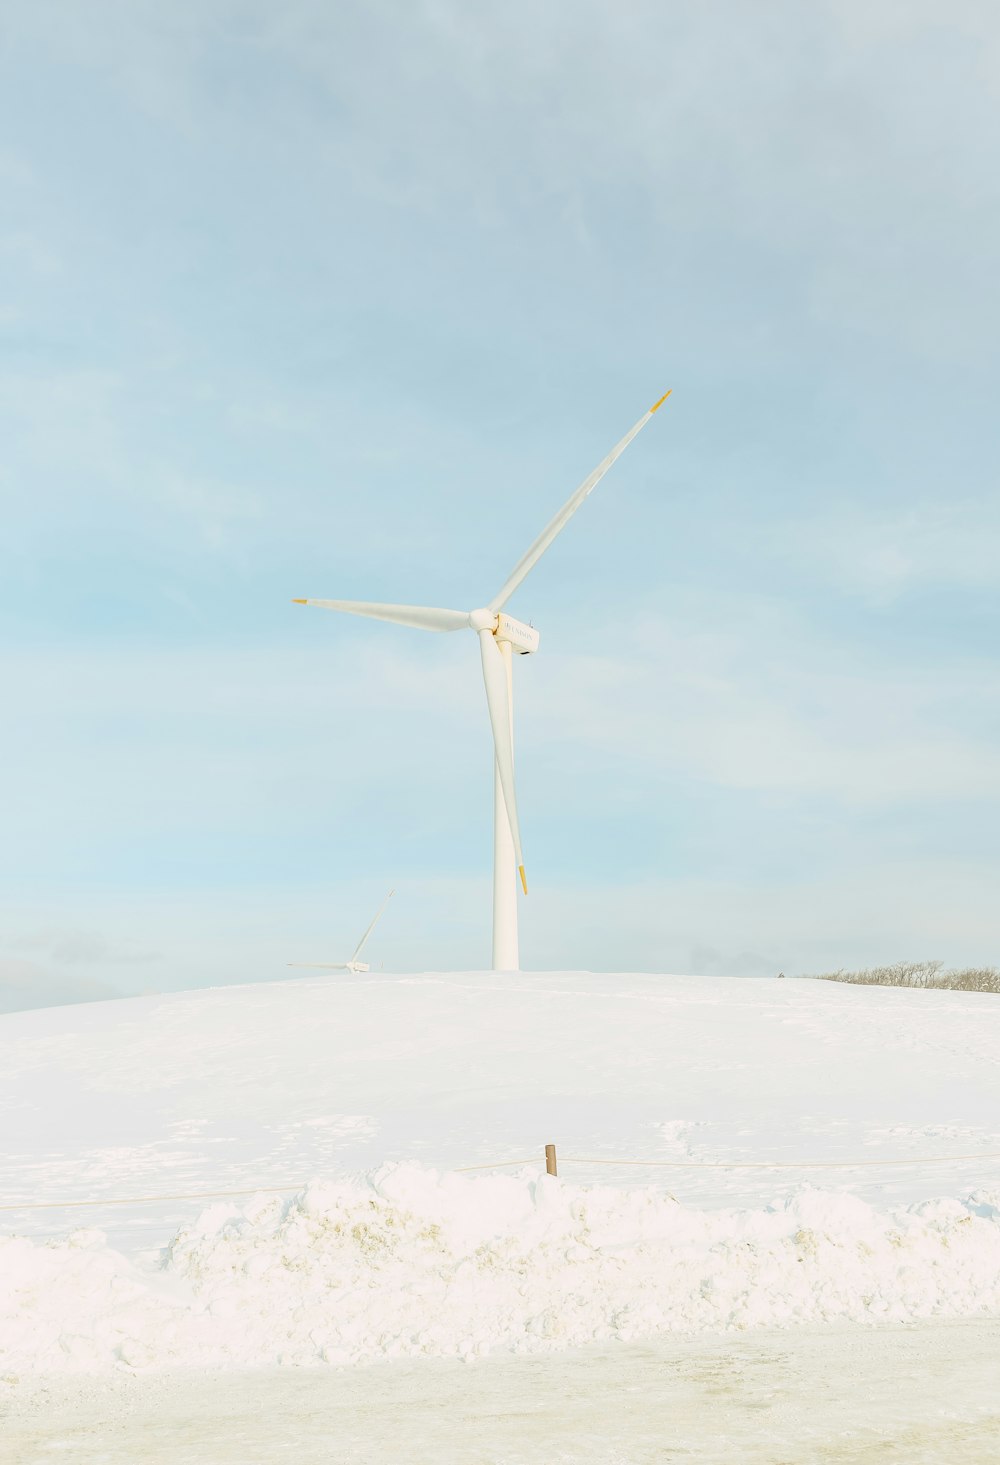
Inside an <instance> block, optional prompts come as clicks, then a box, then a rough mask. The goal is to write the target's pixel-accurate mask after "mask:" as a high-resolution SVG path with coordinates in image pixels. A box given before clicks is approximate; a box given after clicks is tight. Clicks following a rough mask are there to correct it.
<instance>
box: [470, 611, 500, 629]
mask: <svg viewBox="0 0 1000 1465" xmlns="http://www.w3.org/2000/svg"><path fill="white" fill-rule="evenodd" d="M499 619H500V617H499V616H498V615H497V613H496V611H493V610H486V609H485V608H484V609H482V610H472V611H470V612H469V625H470V626H471V627H472V629H473V630H474V631H495V630H496V628H497V622H498V621H499Z"/></svg>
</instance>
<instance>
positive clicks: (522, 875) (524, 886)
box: [517, 865, 528, 895]
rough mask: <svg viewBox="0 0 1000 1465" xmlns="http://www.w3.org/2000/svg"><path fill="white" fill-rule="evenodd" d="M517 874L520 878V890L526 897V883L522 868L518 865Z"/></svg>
mask: <svg viewBox="0 0 1000 1465" xmlns="http://www.w3.org/2000/svg"><path fill="white" fill-rule="evenodd" d="M517 873H518V874H519V875H520V877H521V888H522V890H523V891H524V893H525V895H527V893H528V881H527V879H526V878H525V874H524V866H523V865H518V867H517Z"/></svg>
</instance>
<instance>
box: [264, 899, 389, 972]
mask: <svg viewBox="0 0 1000 1465" xmlns="http://www.w3.org/2000/svg"><path fill="white" fill-rule="evenodd" d="M395 894H396V892H395V891H394V890H390V891H389V894H388V895H387V896H386V898H385V900H384V901H383V902H382V904H381V905H380V906H379V908H378V910H377V911H376V912H375V918H374V920H373V921H372V923H371V925H370V926H369V927H368V930H367V931H366V932H365V934H364V935H363V936H362V938H361V940H360V941H359V942H358V944H357V946H355V948H354V951H353V953H352V955H351V959H350V961H290V962H289V963H288V965H289V966H297V967H309V969H310V970H311V971H314V972H370V971H371V967H370V966H369V965H368V963H367V962H366V961H359V960H358V958H359V957H360V955H361V953H362V951H363V950H364V949H365V945H366V943H367V941H368V937H369V936H370V935H371V934H372V932H373V931H374V929H375V927H376V926H377V925H378V923H379V921H380V920H381V919H382V912H383V911H384V910H385V908H386V906H387V905H388V904H389V902H390V900H391V899H392V897H393V896H394V895H395Z"/></svg>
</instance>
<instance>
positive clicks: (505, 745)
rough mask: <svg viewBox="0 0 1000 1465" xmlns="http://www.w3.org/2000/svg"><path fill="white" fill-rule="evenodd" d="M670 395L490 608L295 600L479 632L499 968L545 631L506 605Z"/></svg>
mask: <svg viewBox="0 0 1000 1465" xmlns="http://www.w3.org/2000/svg"><path fill="white" fill-rule="evenodd" d="M669 396H670V392H665V393H664V395H663V396H662V397H661V398H660V400H659V401H658V402H654V403H653V405H652V407H650V409H649V411H648V412H645V413H644V414H643V415H642V417H640V418H639V421H638V422H637V423H636V424H635V426H634V427H633V428H631V429H630V430H629V431H628V432H627V433H626V434H625V436H624V437H623V438H622V440H621V442H620V443H617V444H616V445H615V447H613V448H612V449H611V452H610V453H609V454H608V456H607V457H606V458H604V459H603V460H602V461H601V462H600V463H598V465H597V467H596V468H595V469H594V471H593V473H591V474H590V476H589V478H585V479H584V481H583V482H582V483H581V484H580V487H579V488H578V489H577V490H576V492H575V493H573V494H571V495H570V497H569V498H568V499H567V500H566V502H565V503H564V504H563V506H562V508H561V509H560V510H559V512H558V514H556V516H555V518H554V519H552V520H551V522H550V523H548V524H547V525H546V526H545V528H544V529H543V530H542V532H541V534H540V535H539V536H538V538H537V539H536V540H535V542H534V544H532V545H531V547H530V549H528V550H527V551H526V552H525V554H524V555H523V556H522V557H521V559H519V560H518V562H517V564H516V565H515V566H514V568H513V569H512V570H511V572H510V574H509V575H508V577H507V579H506V580H505V581H504V583H503V585H502V586H501V587H500V589H499V590H498V591H497V593H496V595H494V597H493V599H492V600H491V601H489V603H488V604H487V605H485V606H483V607H482V608H481V609H479V610H471V611H466V610H438V609H434V608H431V607H428V606H422V605H382V604H379V603H377V602H371V601H364V600H313V599H307V600H296V601H295V602H294V604H295V605H318V606H321V607H322V608H323V609H324V610H340V611H346V612H347V614H349V615H356V616H369V617H370V618H371V619H372V620H376V621H394V622H396V623H397V624H398V625H401V626H415V627H417V629H419V630H421V631H465V630H471V631H475V633H476V635H477V636H478V637H479V650H480V655H481V656H482V662H483V680H484V681H485V683H486V702H487V705H488V707H489V713H490V723H491V725H492V728H493V746H494V750H495V759H494V770H493V970H494V971H497V972H516V971H517V970H518V967H519V962H518V948H517V879H516V876H517V875H520V877H521V886H522V888H523V890H524V893H525V895H527V893H528V882H527V879H526V877H525V873H524V856H523V854H522V852H521V830H520V825H519V823H518V818H517V796H516V793H515V789H514V688H513V679H512V653H513V652H515V651H516V652H517V653H518V655H520V656H529V655H530V654H531V653H532V652H533V651H537V650H538V632H537V631H536V630H535V629H534V627H532V626H526V625H524V623H523V622H522V621H516V620H514V618H513V617H512V616H509V615H506V614H505V613H504V609H503V608H504V606H505V605H506V604H507V601H508V600H509V599H510V597H511V596H512V595H513V594H514V591H515V590H516V589H517V587H518V586H519V585H520V583H521V581H522V580H523V579H524V577H525V576H526V575H527V574H528V573H529V571H530V570H532V569H533V568H534V567H535V565H536V564H537V563H538V561H539V560H540V559H541V557H542V555H543V554H544V553H545V551H546V550H547V549H548V547H549V545H550V544H551V543H552V541H553V540H554V539H555V537H556V535H557V534H560V533H561V532H562V530H563V529H565V527H566V525H567V524H568V523H569V521H570V519H571V518H572V517H573V515H574V514H575V513H576V511H577V509H578V508H579V507H580V505H581V504H582V503H583V501H584V499H585V498H587V496H588V495H589V494H591V493H592V492H593V491H594V489H595V488H596V487H597V485H598V484H599V483H600V481H601V479H602V478H603V477H604V475H605V473H607V471H608V469H609V468H610V467H611V465H612V463H613V462H614V461H615V459H616V458H618V457H619V456H620V455H621V454H622V453H623V452H624V451H625V449H626V448H627V447H628V445H629V443H630V442H631V441H632V439H633V438H634V437H636V436H637V435H638V434H639V433H640V432H641V431H642V429H643V428H644V427H645V426H646V423H647V422H648V421H649V419H650V418H651V417H652V415H653V413H654V412H658V411H659V409H660V408H661V407H662V406H663V404H664V402H665V401H666V400H667V398H668V397H669Z"/></svg>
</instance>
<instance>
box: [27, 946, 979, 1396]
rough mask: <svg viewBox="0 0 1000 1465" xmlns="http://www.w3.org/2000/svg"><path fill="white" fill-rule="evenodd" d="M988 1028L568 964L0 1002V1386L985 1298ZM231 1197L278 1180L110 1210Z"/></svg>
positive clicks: (883, 1315)
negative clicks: (549, 968)
mask: <svg viewBox="0 0 1000 1465" xmlns="http://www.w3.org/2000/svg"><path fill="white" fill-rule="evenodd" d="M998 1028H1000V1002H998V1000H997V999H996V998H995V997H993V996H990V995H978V994H967V993H947V992H911V991H895V990H891V989H880V988H879V989H868V988H852V987H843V986H834V985H832V984H823V983H811V982H795V981H790V980H789V981H776V980H771V981H762V980H761V981H754V980H724V979H715V978H682V977H654V976H630V975H617V976H593V975H589V974H580V973H567V974H555V975H554V974H544V975H537V976H530V975H521V976H519V977H516V978H502V977H496V976H492V975H477V974H469V975H462V976H421V977H386V978H373V977H337V978H334V979H328V978H324V979H319V980H309V981H303V982H293V983H280V984H274V985H268V986H256V987H244V988H238V987H229V988H220V989H215V990H212V991H208V992H193V993H183V994H179V995H175V996H169V997H155V998H144V999H135V1000H131V1001H121V1002H111V1003H103V1004H94V1005H91V1006H86V1007H75V1008H62V1009H54V1010H45V1011H39V1012H33V1013H21V1014H14V1015H11V1016H8V1017H5V1018H3V1019H2V1020H0V1112H2V1113H3V1115H4V1125H3V1131H2V1135H3V1138H2V1144H3V1150H2V1153H0V1195H2V1202H0V1203H2V1204H3V1205H4V1206H5V1207H12V1208H11V1209H5V1210H4V1211H3V1212H2V1213H0V1376H2V1377H3V1379H4V1381H5V1386H6V1387H7V1388H8V1389H11V1388H13V1389H15V1390H16V1389H18V1388H23V1387H25V1386H26V1385H25V1381H26V1380H30V1379H31V1378H33V1377H37V1376H39V1375H41V1374H49V1375H51V1374H58V1373H65V1372H84V1373H92V1372H96V1373H102V1372H103V1373H107V1372H108V1371H113V1370H117V1371H122V1370H127V1369H132V1370H139V1371H144V1370H157V1369H162V1368H164V1367H168V1368H175V1369H176V1368H190V1367H197V1368H218V1367H228V1368H232V1367H240V1366H245V1365H255V1366H267V1365H274V1364H314V1365H319V1366H322V1365H323V1364H324V1363H334V1364H337V1363H361V1362H373V1361H378V1360H383V1359H401V1358H412V1359H419V1358H426V1357H428V1356H430V1357H438V1358H449V1357H451V1358H460V1359H475V1358H481V1357H483V1356H484V1355H485V1354H488V1353H491V1352H518V1351H526V1352H540V1353H551V1352H553V1351H556V1350H560V1349H566V1348H568V1347H577V1346H580V1345H584V1344H594V1343H606V1342H610V1341H624V1342H636V1341H638V1340H643V1339H648V1338H653V1337H656V1336H658V1335H663V1334H665V1333H671V1332H685V1333H690V1332H696V1331H702V1332H705V1333H707V1334H719V1333H721V1332H724V1331H726V1330H734V1329H747V1328H757V1327H775V1326H779V1327H786V1326H796V1327H799V1328H801V1327H804V1326H814V1325H817V1324H829V1323H838V1324H842V1323H847V1322H852V1323H886V1322H893V1323H896V1324H901V1323H905V1322H907V1321H912V1320H917V1319H925V1318H948V1317H965V1318H971V1317H975V1316H979V1317H982V1316H984V1315H989V1314H994V1313H1000V1108H998V1104H997V1100H998V1097H1000V1030H998ZM549 1140H551V1141H554V1142H555V1143H556V1144H557V1145H558V1147H559V1152H560V1157H561V1175H560V1178H559V1180H558V1181H554V1180H551V1179H547V1178H546V1177H545V1176H544V1175H542V1174H540V1173H539V1172H540V1170H541V1165H540V1163H539V1162H540V1159H541V1152H542V1146H543V1144H544V1143H545V1142H546V1141H549ZM525 1157H526V1158H530V1157H537V1158H536V1159H535V1160H534V1161H533V1163H532V1164H531V1165H529V1166H526V1167H525V1168H524V1169H518V1168H511V1169H507V1170H503V1171H500V1172H499V1173H494V1174H491V1173H490V1172H488V1171H487V1172H479V1173H476V1172H473V1173H471V1174H453V1173H450V1172H452V1171H454V1170H456V1169H458V1168H460V1167H465V1166H475V1165H478V1164H485V1163H491V1162H499V1161H506V1160H515V1159H521V1158H525ZM571 1157H582V1158H583V1159H584V1160H587V1161H589V1162H591V1163H574V1162H572V1159H571ZM941 1157H943V1158H944V1160H945V1163H933V1164H932V1163H927V1162H928V1161H930V1160H933V1159H935V1158H941ZM626 1159H627V1160H631V1161H636V1160H655V1161H658V1162H661V1164H662V1166H663V1167H662V1168H656V1167H650V1168H641V1167H630V1166H624V1165H619V1164H617V1163H614V1164H597V1163H595V1162H597V1161H612V1160H613V1161H615V1162H617V1161H619V1160H626ZM803 1161H809V1162H810V1163H812V1164H817V1165H823V1166H830V1167H831V1168H815V1169H798V1168H795V1166H796V1165H797V1164H798V1163H799V1162H803ZM898 1161H902V1162H905V1163H894V1162H898ZM733 1162H735V1163H738V1164H742V1165H746V1166H753V1165H760V1164H764V1163H768V1164H769V1163H771V1162H780V1163H781V1164H783V1165H789V1166H792V1168H789V1169H770V1168H763V1169H758V1168H745V1169H728V1168H712V1167H713V1166H726V1165H729V1164H731V1163H733ZM842 1162H847V1163H844V1164H843V1165H842ZM855 1162H857V1163H855ZM688 1167H693V1168H688ZM700 1167H705V1168H700ZM255 1186H261V1187H281V1186H288V1187H289V1190H288V1192H287V1193H286V1194H277V1195H275V1194H264V1195H260V1196H246V1195H245V1196H241V1197H234V1198H232V1199H224V1198H221V1199H218V1200H207V1199H202V1200H199V1199H196V1198H185V1199H160V1200H154V1201H151V1202H149V1203H144V1204H141V1205H118V1204H114V1202H116V1201H118V1200H121V1199H128V1198H135V1197H146V1196H152V1197H171V1196H175V1197H176V1196H184V1197H190V1196H192V1195H196V1194H197V1193H201V1192H218V1191H228V1190H241V1191H247V1190H251V1189H252V1188H253V1187H255ZM55 1200H58V1201H72V1202H82V1201H96V1202H98V1204H96V1205H94V1206H86V1207H83V1208H80V1209H59V1208H52V1209H29V1208H28V1204H29V1203H30V1205H32V1206H35V1207H40V1206H42V1204H43V1203H45V1202H48V1201H55ZM20 1202H24V1203H25V1205H24V1207H23V1208H20V1209H18V1208H17V1207H18V1204H19V1203H20ZM18 1381H20V1382H18Z"/></svg>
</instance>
